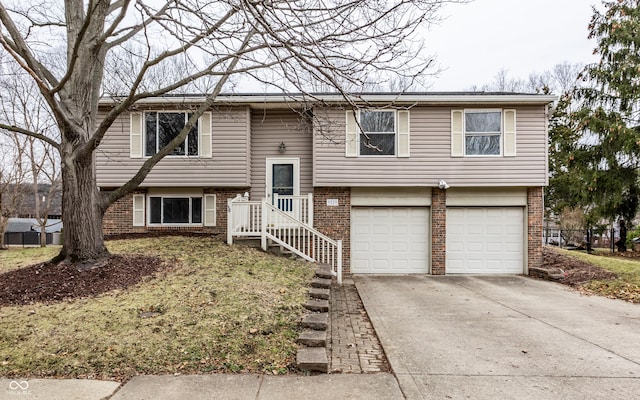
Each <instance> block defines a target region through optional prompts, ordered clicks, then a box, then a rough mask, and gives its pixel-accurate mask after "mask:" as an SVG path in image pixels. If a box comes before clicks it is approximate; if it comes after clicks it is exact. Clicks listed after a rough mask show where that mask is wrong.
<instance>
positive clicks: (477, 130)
mask: <svg viewBox="0 0 640 400" xmlns="http://www.w3.org/2000/svg"><path fill="white" fill-rule="evenodd" d="M516 147H517V146H516V110H514V109H493V110H487V109H484V110H483V109H467V110H463V109H452V110H451V156H452V157H465V156H468V157H483V156H492V157H499V156H503V157H515V156H516Z"/></svg>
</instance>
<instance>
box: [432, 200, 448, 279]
mask: <svg viewBox="0 0 640 400" xmlns="http://www.w3.org/2000/svg"><path fill="white" fill-rule="evenodd" d="M446 262H447V191H446V190H442V189H438V188H433V190H432V192H431V274H432V275H444V274H445V272H446Z"/></svg>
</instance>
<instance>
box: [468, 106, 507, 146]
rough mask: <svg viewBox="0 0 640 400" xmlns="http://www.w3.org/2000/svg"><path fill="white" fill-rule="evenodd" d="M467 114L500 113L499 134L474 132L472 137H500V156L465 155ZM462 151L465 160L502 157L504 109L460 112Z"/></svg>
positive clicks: (469, 109)
mask: <svg viewBox="0 0 640 400" xmlns="http://www.w3.org/2000/svg"><path fill="white" fill-rule="evenodd" d="M467 112H469V113H476V114H479V113H487V112H499V113H500V133H495V132H486V133H485V132H474V133H472V134H471V135H472V136H489V135H492V134H493V135H494V136H497V135H500V154H467V118H466V115H467ZM462 150H463V154H464V157H467V158H499V157H504V109H502V108H465V109H464V110H463V112H462Z"/></svg>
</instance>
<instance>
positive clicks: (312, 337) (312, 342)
mask: <svg viewBox="0 0 640 400" xmlns="http://www.w3.org/2000/svg"><path fill="white" fill-rule="evenodd" d="M298 343H300V344H303V345H305V346H308V347H324V346H326V345H327V331H317V330H315V329H305V330H304V331H302V333H300V336H299V337H298Z"/></svg>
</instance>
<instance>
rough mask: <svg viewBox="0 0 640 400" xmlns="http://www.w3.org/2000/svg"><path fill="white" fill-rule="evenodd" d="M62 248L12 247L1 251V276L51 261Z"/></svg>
mask: <svg viewBox="0 0 640 400" xmlns="http://www.w3.org/2000/svg"><path fill="white" fill-rule="evenodd" d="M61 247H62V246H47V247H45V248H42V247H25V248H23V247H10V248H8V249H6V250H0V274H1V273H3V272H7V271H11V270H12V269H18V268H21V267H25V266H27V265H31V264H37V263H41V262H44V261H47V260H50V259H52V258H53V257H54V256H55V255H56V254H58V253H59V252H60V248H61Z"/></svg>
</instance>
